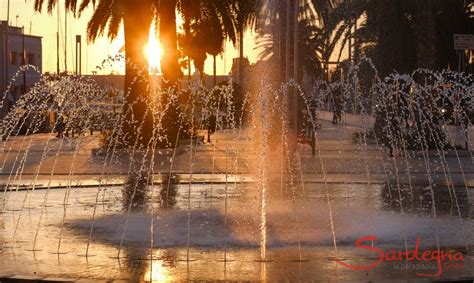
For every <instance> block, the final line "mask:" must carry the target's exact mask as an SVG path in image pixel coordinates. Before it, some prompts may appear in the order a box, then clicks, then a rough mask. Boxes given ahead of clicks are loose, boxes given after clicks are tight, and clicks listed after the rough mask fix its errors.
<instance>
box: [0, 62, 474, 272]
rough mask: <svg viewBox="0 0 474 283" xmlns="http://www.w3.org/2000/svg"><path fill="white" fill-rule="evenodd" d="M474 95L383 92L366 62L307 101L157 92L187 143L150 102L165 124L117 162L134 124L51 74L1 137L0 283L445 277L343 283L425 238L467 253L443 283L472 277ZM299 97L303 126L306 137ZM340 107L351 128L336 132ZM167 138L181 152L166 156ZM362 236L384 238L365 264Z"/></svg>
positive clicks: (391, 81)
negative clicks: (127, 127)
mask: <svg viewBox="0 0 474 283" xmlns="http://www.w3.org/2000/svg"><path fill="white" fill-rule="evenodd" d="M110 60H111V61H114V60H119V59H117V58H111V59H110ZM105 64H112V63H111V62H109V61H107V62H105ZM23 68H30V67H28V66H25V67H23ZM366 68H369V69H370V70H371V72H367V71H365V70H366ZM362 70H364V71H362ZM368 73H373V76H371V77H370V78H367V74H368ZM472 80H473V77H472V76H469V75H465V74H460V73H455V72H448V71H443V72H432V71H427V70H418V71H416V72H415V73H414V74H411V75H401V74H393V75H391V76H389V77H387V78H380V77H378V75H377V72H376V70H375V68H373V66H372V64H371V61H370V60H369V59H366V58H363V59H362V60H360V63H358V64H356V65H354V66H351V67H350V68H349V70H348V71H347V74H346V75H345V76H344V78H341V79H340V80H338V81H334V82H326V81H320V82H316V83H315V84H314V85H313V88H312V89H310V90H307V89H306V90H303V88H302V87H300V86H299V85H297V84H296V83H295V82H292V81H290V82H288V83H287V84H284V85H282V86H280V87H276V86H274V85H271V84H269V83H266V81H265V79H262V83H261V84H260V85H258V86H255V87H254V88H253V89H252V91H250V92H249V93H246V94H238V93H237V92H236V91H234V90H233V86H232V80H230V81H229V84H228V85H223V86H218V87H216V88H215V89H213V90H207V89H206V88H204V87H203V86H202V85H201V84H200V83H199V81H198V80H196V81H194V82H193V83H192V84H191V85H190V87H189V89H187V90H186V91H170V90H163V89H160V87H159V86H153V88H152V89H153V91H152V95H153V98H154V100H155V101H160V99H159V97H160V96H161V95H164V93H165V92H166V93H167V95H171V97H172V99H170V101H180V102H181V107H182V113H181V114H180V116H179V117H178V120H179V121H177V125H178V127H179V129H178V131H176V132H177V133H178V134H177V135H178V136H177V137H174V138H170V137H166V136H164V135H163V131H162V127H163V123H162V121H163V117H164V116H165V113H166V111H167V110H168V109H172V107H171V108H170V106H169V105H160V103H159V102H157V105H150V106H149V109H148V110H147V111H149V112H150V113H151V115H152V117H153V120H154V124H155V125H156V128H155V129H154V130H153V133H151V138H150V139H149V141H148V142H147V143H146V144H144V145H139V144H138V143H135V144H133V145H130V146H129V147H127V148H123V146H122V145H121V144H120V143H119V138H120V136H121V134H122V129H121V127H122V125H123V123H122V119H123V117H126V116H127V115H129V114H130V113H115V112H114V111H111V110H110V109H109V108H107V101H108V100H107V99H108V93H109V92H108V91H107V90H104V89H102V88H100V87H98V86H97V84H96V83H95V81H94V78H93V77H81V76H67V77H54V76H53V77H49V76H44V77H43V78H42V80H41V81H40V82H39V83H38V84H37V85H35V87H33V88H32V89H31V90H29V91H28V92H27V93H26V94H24V95H23V96H22V97H21V99H20V100H19V101H18V102H17V103H16V105H15V106H14V107H13V108H12V109H10V111H9V112H8V113H7V114H6V116H5V117H4V118H3V120H2V122H1V125H0V129H1V135H2V142H1V143H2V145H1V148H2V152H1V154H0V156H1V159H2V160H0V162H1V164H2V165H1V182H2V191H1V194H2V200H1V202H0V208H1V212H0V255H1V256H0V278H1V277H10V276H14V275H23V276H25V277H28V278H36V279H41V278H43V279H44V278H48V277H56V278H57V277H62V278H71V279H79V278H85V279H117V280H118V279H127V280H145V281H154V280H156V281H181V280H190V279H192V280H201V279H207V280H237V279H239V280H242V279H243V280H269V281H273V280H291V281H292V280H308V279H310V278H311V279H314V278H320V279H329V280H341V279H342V280H346V279H348V278H350V279H354V280H379V279H388V278H391V277H398V278H407V279H410V278H417V277H418V276H420V275H421V276H435V275H436V274H437V272H438V271H439V266H438V265H437V264H436V261H423V260H418V262H411V261H410V262H408V261H400V262H395V261H392V262H383V263H382V264H380V265H378V266H377V267H376V268H373V269H370V271H361V270H353V269H351V268H346V266H356V265H357V266H360V265H362V266H370V265H371V264H373V263H374V262H375V261H377V260H378V259H379V254H378V253H377V252H376V251H377V250H378V251H380V250H383V251H390V250H392V251H402V252H403V251H405V252H407V251H409V250H411V249H413V248H414V247H415V245H416V243H417V241H418V239H420V242H421V247H420V249H422V250H432V251H433V252H434V251H437V252H438V253H439V252H441V251H446V250H449V251H453V252H454V251H457V252H461V253H462V255H463V260H462V261H461V260H458V261H455V260H452V261H448V260H446V261H444V262H443V264H444V265H443V267H444V268H443V270H442V273H440V274H438V275H436V276H442V278H452V277H456V278H461V277H462V278H464V277H465V278H472V277H473V276H474V273H473V270H474V265H473V261H472V249H473V247H474V240H473V239H472V237H471V236H470V235H471V234H472V233H473V232H474V219H473V214H472V211H473V206H472V205H473V204H472V200H471V199H472V195H473V186H474V185H473V178H474V177H473V172H474V167H473V163H472V152H471V151H470V150H469V147H471V146H472V140H471V139H470V136H469V130H471V131H472V113H473V111H474V109H473V102H474V99H473V93H474V89H473V84H472ZM290 89H292V90H295V91H293V92H291V91H290ZM291 93H293V94H294V95H298V97H299V101H300V103H301V105H303V106H302V107H301V109H300V110H301V112H302V113H303V114H302V115H301V117H302V118H301V119H302V120H304V121H301V124H305V125H306V130H305V131H304V133H303V131H302V133H301V134H298V136H297V137H296V136H294V135H293V134H292V133H290V131H289V130H288V124H289V118H288V113H289V111H290V110H291V109H290V107H289V105H288V103H287V99H288V96H289V95H291ZM237 95H240V96H241V97H237ZM335 96H340V97H341V99H340V100H338V101H340V102H339V103H341V105H337V107H339V109H341V124H333V123H331V121H332V120H333V119H332V115H333V113H332V112H331V111H332V110H333V108H334V106H332V105H330V102H331V101H336V100H335V99H334V97H335ZM183 97H185V101H183V99H182V98H183ZM239 102H240V103H239ZM131 109H132V107H130V108H124V110H123V111H125V112H126V111H133V110H131ZM50 113H54V116H55V119H53V120H52V121H48V118H47V117H49V116H50ZM244 113H245V115H248V117H244ZM132 114H133V113H132ZM51 115H52V114H51ZM98 117H99V118H98ZM212 119H215V123H210V122H209V121H211V120H212ZM210 124H213V126H214V127H215V128H214V129H212V132H215V133H214V134H213V136H212V139H211V140H210V142H207V141H206V138H207V137H206V135H207V130H208V127H209V125H210ZM92 129H93V130H95V131H100V132H101V134H97V133H96V134H94V135H92V133H91V132H90V130H92ZM183 131H189V133H190V137H189V138H186V139H183V137H182V136H180V133H182V132H183ZM73 133H74V134H73ZM303 134H304V135H303ZM167 138H169V140H173V144H172V146H171V147H168V148H164V147H162V146H160V145H162V144H163V142H162V141H163V140H166V139H167ZM297 139H298V140H299V141H300V142H299V143H295V140H297ZM466 147H468V148H466ZM366 236H375V237H376V240H375V238H370V241H367V243H365V244H366V246H365V247H366V249H365V250H364V249H358V248H356V246H354V242H355V241H356V240H358V239H361V238H363V237H366ZM369 248H370V249H369ZM341 262H342V263H344V264H345V265H346V266H343V265H341V264H340V263H341ZM408 263H410V264H411V263H413V264H418V267H419V266H420V265H423V267H424V268H426V269H423V270H420V269H417V268H414V267H411V269H410V267H407V266H408V265H407V264H408ZM403 268H405V269H406V270H403V271H400V269H403ZM0 280H1V279H0Z"/></svg>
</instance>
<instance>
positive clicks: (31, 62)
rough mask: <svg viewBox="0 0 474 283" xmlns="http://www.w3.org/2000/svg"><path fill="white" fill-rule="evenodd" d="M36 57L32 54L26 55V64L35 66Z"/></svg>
mask: <svg viewBox="0 0 474 283" xmlns="http://www.w3.org/2000/svg"><path fill="white" fill-rule="evenodd" d="M35 59H36V57H35V54H34V53H28V56H27V60H28V61H26V62H27V63H28V64H30V65H33V66H35V65H36V60H35Z"/></svg>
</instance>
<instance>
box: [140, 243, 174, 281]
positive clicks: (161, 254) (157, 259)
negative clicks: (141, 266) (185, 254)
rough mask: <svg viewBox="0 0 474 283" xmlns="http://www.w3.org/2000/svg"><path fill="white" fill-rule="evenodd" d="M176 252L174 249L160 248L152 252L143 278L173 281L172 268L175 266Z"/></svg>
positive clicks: (146, 279)
mask: <svg viewBox="0 0 474 283" xmlns="http://www.w3.org/2000/svg"><path fill="white" fill-rule="evenodd" d="M177 259H178V258H177V253H176V251H175V250H160V251H157V252H155V253H154V254H153V259H152V260H150V261H149V262H148V266H147V269H146V271H145V275H144V277H143V279H144V280H145V281H147V282H173V281H175V280H174V278H173V274H172V272H171V270H172V269H175V268H176V267H177Z"/></svg>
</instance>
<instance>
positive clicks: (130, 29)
mask: <svg viewBox="0 0 474 283" xmlns="http://www.w3.org/2000/svg"><path fill="white" fill-rule="evenodd" d="M136 6H139V5H136ZM141 10H143V9H140V7H136V8H134V10H132V11H130V13H127V14H126V15H125V16H124V35H125V54H126V64H125V83H124V90H125V104H124V108H123V113H124V119H123V124H122V125H123V127H122V129H123V131H124V142H125V143H126V144H127V145H128V146H132V145H134V144H135V142H137V141H139V142H140V144H141V145H146V144H147V143H148V141H149V140H150V138H151V136H152V131H153V118H152V113H151V111H149V105H150V104H149V99H150V92H149V75H148V65H147V60H146V57H145V54H144V53H143V47H144V46H145V44H146V42H147V40H148V30H149V29H148V28H146V27H149V26H150V24H151V23H150V21H149V20H148V19H149V17H146V16H144V14H146V13H147V11H141Z"/></svg>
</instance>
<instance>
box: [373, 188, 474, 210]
mask: <svg viewBox="0 0 474 283" xmlns="http://www.w3.org/2000/svg"><path fill="white" fill-rule="evenodd" d="M398 189H400V191H401V195H402V198H401V199H400V198H399V194H398ZM380 195H381V197H382V200H383V208H384V209H389V210H392V211H398V212H399V211H401V209H402V208H403V210H404V211H405V212H409V213H416V214H422V215H427V216H428V215H431V214H432V213H433V200H434V209H435V210H436V213H437V214H438V215H450V216H459V215H461V217H470V205H469V197H468V195H467V192H466V189H465V188H459V187H447V186H436V187H433V188H432V189H431V188H430V187H429V186H424V187H420V186H416V187H411V188H410V186H408V185H404V184H401V185H400V186H399V187H398V186H397V185H396V184H390V185H384V186H383V187H382V189H381V194H380Z"/></svg>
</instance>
